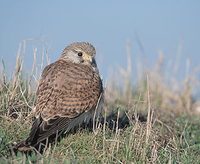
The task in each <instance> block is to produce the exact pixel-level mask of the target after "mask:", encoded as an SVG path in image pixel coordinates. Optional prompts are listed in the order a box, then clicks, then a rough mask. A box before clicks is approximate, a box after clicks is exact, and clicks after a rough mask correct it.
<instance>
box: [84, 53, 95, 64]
mask: <svg viewBox="0 0 200 164" xmlns="http://www.w3.org/2000/svg"><path fill="white" fill-rule="evenodd" d="M83 60H84V61H85V62H88V63H91V65H92V66H96V61H95V59H94V57H92V56H90V55H88V54H84V55H83Z"/></svg>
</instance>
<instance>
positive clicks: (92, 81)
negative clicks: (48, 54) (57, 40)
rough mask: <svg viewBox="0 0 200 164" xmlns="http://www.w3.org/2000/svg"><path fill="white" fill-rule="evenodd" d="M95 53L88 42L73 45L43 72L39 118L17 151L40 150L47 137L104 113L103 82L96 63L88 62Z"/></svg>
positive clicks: (37, 105)
mask: <svg viewBox="0 0 200 164" xmlns="http://www.w3.org/2000/svg"><path fill="white" fill-rule="evenodd" d="M78 52H82V53H83V57H82V56H76V53H78ZM95 53H96V51H95V48H94V47H93V46H92V45H91V44H89V43H86V42H76V43H72V44H71V45H69V46H67V47H66V48H65V49H64V51H63V53H62V55H61V57H60V58H59V60H58V61H56V62H54V63H52V64H50V65H48V66H47V67H46V68H45V69H44V71H43V73H42V76H41V79H40V82H39V86H38V90H37V93H36V95H37V101H36V107H35V117H36V119H35V121H34V123H33V125H32V128H31V132H30V134H29V137H28V138H27V139H26V140H25V141H24V142H21V143H20V144H18V145H17V146H16V148H17V149H18V150H19V149H23V147H24V148H26V149H27V147H35V148H36V149H39V146H40V143H41V142H43V141H44V140H46V139H47V138H48V137H50V136H52V135H55V134H56V135H60V134H61V132H68V131H70V130H71V129H72V128H73V127H74V126H77V125H79V124H81V123H83V122H84V121H88V120H90V119H92V118H93V117H94V113H95V110H99V111H98V112H101V111H100V110H101V109H100V108H101V105H100V104H99V102H102V101H103V96H102V95H103V86H102V81H101V78H100V76H99V73H98V69H97V67H96V62H95V60H94V62H95V63H90V62H89V60H86V59H89V57H93V58H94V56H95ZM70 55H71V56H70ZM73 55H74V56H73ZM81 55H82V54H81ZM84 55H87V58H84ZM84 59H85V60H84ZM91 61H92V62H93V60H91Z"/></svg>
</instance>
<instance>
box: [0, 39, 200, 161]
mask: <svg viewBox="0 0 200 164" xmlns="http://www.w3.org/2000/svg"><path fill="white" fill-rule="evenodd" d="M25 45H26V43H25V42H24V43H23V44H22V45H21V47H20V48H19V52H18V55H17V59H16V68H15V71H14V73H13V76H12V78H11V79H9V78H8V77H7V75H6V73H5V72H6V71H5V64H4V63H2V68H1V70H0V71H1V77H0V101H1V103H0V125H1V126H0V145H1V146H0V163H1V162H3V161H4V162H5V161H6V162H12V163H26V162H28V163H33V162H34V161H38V162H39V163H55V162H56V163H77V162H81V163H131V162H132V163H174V162H176V163H195V162H197V161H198V160H197V159H200V156H199V154H200V151H199V150H200V149H199V148H200V138H199V136H200V131H199V126H200V121H199V116H195V115H198V111H196V110H195V109H197V104H198V103H197V102H196V101H195V100H194V99H193V97H192V90H193V89H194V86H197V85H199V84H198V80H196V78H195V77H196V76H195V75H194V74H192V75H191V77H190V76H189V75H187V76H186V78H185V80H184V82H183V85H179V84H180V83H181V82H180V81H177V80H175V79H176V78H174V77H173V76H171V78H170V79H167V80H166V79H165V76H164V74H165V70H164V68H163V62H164V59H163V56H162V55H160V58H159V59H158V62H157V64H156V65H155V67H154V68H152V69H148V70H147V69H143V70H140V71H138V73H139V74H140V75H138V77H139V76H140V78H138V82H137V84H136V85H133V82H132V78H133V77H132V74H133V73H132V69H133V68H132V63H131V55H132V54H131V51H130V50H131V49H130V46H128V47H127V68H119V69H118V71H117V72H115V73H116V75H115V74H113V75H112V76H110V79H109V80H108V81H107V82H106V89H105V91H106V104H105V112H104V116H105V118H107V122H104V123H103V124H102V125H100V126H99V127H98V128H97V129H96V131H95V133H92V132H90V130H89V129H87V128H86V129H80V130H79V131H78V132H77V133H75V134H70V135H69V136H67V137H66V138H64V139H62V140H61V142H59V143H56V144H55V145H51V146H50V147H49V149H48V150H47V151H46V152H45V153H44V155H43V156H40V155H38V156H34V155H33V156H31V157H28V158H26V157H25V156H23V155H20V154H19V155H18V156H17V157H8V156H7V154H8V150H7V145H8V144H10V143H13V142H15V141H19V140H21V139H23V138H25V136H27V134H28V131H29V129H30V126H31V120H32V114H31V112H32V111H33V109H34V102H35V88H36V86H37V84H38V77H39V74H40V72H41V70H42V68H43V66H44V63H49V60H48V57H47V56H46V53H42V55H41V56H42V57H41V62H40V65H39V66H38V65H37V61H38V59H37V56H39V55H38V54H37V53H38V51H37V49H34V50H33V59H34V60H33V65H32V69H31V74H29V75H28V76H26V75H25V74H24V73H23V72H24V71H23V58H22V56H21V54H23V53H24V49H25ZM44 59H47V61H46V60H45V61H44ZM176 69H178V68H176ZM194 72H195V71H194ZM141 75H142V76H141ZM172 84H173V85H172ZM177 86H180V88H179V87H178V88H177ZM197 163H198V162H197Z"/></svg>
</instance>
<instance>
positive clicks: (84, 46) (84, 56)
mask: <svg viewBox="0 0 200 164" xmlns="http://www.w3.org/2000/svg"><path fill="white" fill-rule="evenodd" d="M95 54H96V50H95V48H94V46H93V45H92V44H90V43H88V42H75V43H72V44H70V45H69V46H67V47H66V48H65V49H64V51H63V53H62V55H61V57H60V59H63V60H66V61H70V62H73V63H77V64H85V65H92V66H93V67H96V61H95Z"/></svg>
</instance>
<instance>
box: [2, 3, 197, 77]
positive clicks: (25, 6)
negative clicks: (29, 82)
mask: <svg viewBox="0 0 200 164" xmlns="http://www.w3.org/2000/svg"><path fill="white" fill-rule="evenodd" d="M30 38H31V39H34V40H35V41H33V42H30V41H29V42H28V43H27V44H28V45H27V50H26V60H25V63H26V65H27V67H28V66H30V64H31V63H32V62H31V61H32V54H33V53H32V49H33V48H34V47H37V46H38V47H40V46H41V44H43V43H42V42H41V40H43V41H44V42H45V44H46V45H47V46H46V47H47V49H48V54H49V56H50V58H51V61H54V60H55V59H56V58H58V57H59V55H60V53H61V51H62V50H63V48H64V47H65V46H66V45H68V44H69V43H71V42H73V41H89V42H91V43H93V44H94V46H95V47H96V48H97V56H98V61H97V62H98V63H99V67H100V70H101V72H102V75H103V76H104V77H107V74H108V72H109V70H110V69H111V68H115V67H116V66H118V65H120V66H125V64H126V56H125V54H126V49H125V46H126V43H127V41H128V40H129V41H130V42H131V44H132V62H133V64H136V62H137V61H138V58H144V57H146V58H147V59H146V60H147V61H148V63H150V64H152V63H155V61H156V59H157V56H158V50H162V51H163V52H164V54H165V57H166V58H167V59H168V60H171V61H172V62H173V61H174V60H175V56H176V54H177V51H178V50H177V49H178V46H179V45H181V46H182V51H181V55H182V57H181V60H180V61H181V62H182V64H181V66H182V67H183V68H184V67H185V60H186V58H190V59H191V64H192V65H193V66H197V65H199V63H200V60H199V59H200V1H199V0H176V1H175V0H166V1H161V0H152V1H145V0H140V1H139V0H138V1H136V0H124V1H122V0H101V1H94V0H93V1H92V0H84V1H78V0H57V1H53V0H42V1H39V0H34V1H33V0H32V1H30V0H18V1H17V0H15V1H13V0H0V57H1V58H3V59H4V60H5V63H6V65H7V67H8V68H12V67H13V65H14V61H13V57H15V56H16V53H17V50H18V47H19V43H20V42H21V41H22V40H24V39H30ZM38 40H40V41H38ZM139 43H140V44H139Z"/></svg>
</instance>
